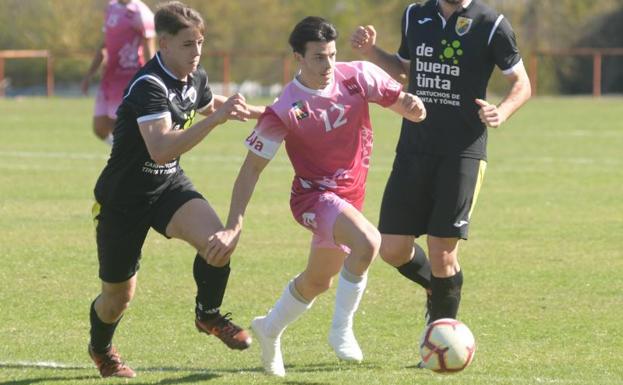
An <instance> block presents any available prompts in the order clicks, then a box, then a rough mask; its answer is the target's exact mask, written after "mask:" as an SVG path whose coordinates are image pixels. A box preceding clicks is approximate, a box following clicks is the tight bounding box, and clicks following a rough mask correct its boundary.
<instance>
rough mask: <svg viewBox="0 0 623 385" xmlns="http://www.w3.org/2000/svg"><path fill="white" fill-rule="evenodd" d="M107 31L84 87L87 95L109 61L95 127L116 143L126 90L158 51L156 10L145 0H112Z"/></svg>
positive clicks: (96, 130)
mask: <svg viewBox="0 0 623 385" xmlns="http://www.w3.org/2000/svg"><path fill="white" fill-rule="evenodd" d="M103 31H104V42H103V43H102V45H101V46H100V47H99V48H98V50H97V51H96V52H95V56H94V57H93V61H92V62H91V67H90V68H89V70H88V72H87V74H86V75H85V77H84V79H83V80H82V86H81V88H82V93H83V94H84V95H87V93H88V90H89V82H90V81H91V78H92V77H93V75H94V74H95V73H96V72H97V70H98V69H99V67H100V65H101V64H102V63H105V64H104V73H103V75H102V80H101V83H100V86H99V89H98V92H97V96H96V98H95V109H94V113H93V131H94V133H95V135H96V136H97V137H98V138H100V139H102V140H104V141H105V142H107V143H108V144H111V145H112V132H113V128H114V126H115V120H116V119H117V107H119V104H121V99H122V97H123V90H124V89H125V88H126V87H127V85H128V82H129V81H130V80H131V79H132V77H133V76H134V74H135V73H136V71H138V70H139V68H141V67H142V66H143V65H144V64H145V62H146V61H147V60H148V59H150V58H151V57H152V56H154V54H155V53H156V43H155V36H156V31H155V28H154V14H153V13H152V12H151V10H150V9H149V7H148V6H147V5H145V3H143V2H142V1H141V0H111V1H110V2H109V4H108V8H107V9H106V19H105V24H104V28H103Z"/></svg>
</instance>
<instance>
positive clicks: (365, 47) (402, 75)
mask: <svg viewBox="0 0 623 385" xmlns="http://www.w3.org/2000/svg"><path fill="white" fill-rule="evenodd" d="M350 45H351V47H352V48H353V50H355V52H358V53H360V54H361V55H362V56H363V57H364V58H366V59H367V60H369V61H371V62H372V63H374V64H376V65H378V66H379V67H381V68H383V69H384V70H385V72H387V73H388V74H390V75H391V77H393V78H394V79H396V80H397V81H399V82H401V83H406V81H407V78H408V73H409V71H408V69H409V67H408V65H407V64H404V63H402V61H401V60H400V59H398V57H397V56H396V55H391V54H389V53H387V52H385V51H384V50H382V49H381V48H379V47H378V46H377V45H376V30H375V29H374V26H373V25H366V26H361V25H360V26H359V27H357V28H356V29H355V31H354V32H353V34H352V35H351V37H350Z"/></svg>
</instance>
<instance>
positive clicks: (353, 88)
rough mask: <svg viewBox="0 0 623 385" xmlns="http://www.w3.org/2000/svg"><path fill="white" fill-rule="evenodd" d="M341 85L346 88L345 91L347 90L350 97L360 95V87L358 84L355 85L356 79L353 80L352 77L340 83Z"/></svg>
mask: <svg viewBox="0 0 623 385" xmlns="http://www.w3.org/2000/svg"><path fill="white" fill-rule="evenodd" d="M342 84H344V87H346V89H347V90H348V93H349V94H351V95H356V94H360V93H361V87H360V86H359V83H357V79H355V77H354V76H353V77H352V78H348V79H346V80H344V81H342Z"/></svg>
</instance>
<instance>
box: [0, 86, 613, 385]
mask: <svg viewBox="0 0 623 385" xmlns="http://www.w3.org/2000/svg"><path fill="white" fill-rule="evenodd" d="M91 109H92V100H87V99H51V100H47V99H21V100H0V112H1V115H2V117H1V121H0V157H1V158H2V162H1V163H0V385H6V384H18V385H27V384H104V383H106V384H109V383H112V384H114V383H125V381H123V380H102V379H100V378H99V377H98V375H97V372H96V370H95V369H94V367H92V364H91V362H90V360H89V358H88V356H87V354H86V347H87V341H88V329H89V325H88V310H89V304H90V302H91V300H92V299H93V298H94V296H95V295H96V294H97V293H98V290H99V280H98V277H97V258H96V254H95V240H94V231H93V226H92V222H91V217H90V208H91V204H92V188H93V185H94V182H95V180H96V178H97V176H98V174H99V172H100V170H101V168H102V167H103V165H104V164H105V162H106V159H107V155H108V150H109V148H108V147H107V146H105V145H104V144H102V143H100V142H99V141H97V140H96V139H95V137H94V136H93V135H92V134H91V130H90V116H91ZM622 117H623V99H620V98H604V99H598V100H596V99H590V98H572V99H549V98H540V99H535V100H532V101H531V102H530V103H529V104H528V105H527V106H526V107H525V108H524V109H523V110H521V111H520V112H519V113H518V114H517V116H515V117H513V119H511V121H510V122H508V123H507V124H506V125H505V126H503V127H502V128H501V129H497V130H492V132H491V134H490V136H489V138H490V139H489V167H488V170H487V176H486V178H485V184H484V187H483V190H482V192H481V195H480V198H479V203H478V206H477V209H476V211H475V214H474V217H473V222H472V226H471V232H470V240H469V241H468V242H467V243H464V244H463V246H462V250H461V253H460V255H461V263H462V267H463V269H464V273H465V285H464V291H463V302H462V305H461V311H460V314H459V318H460V319H462V320H463V321H464V322H466V323H467V324H468V325H469V326H470V328H471V329H472V331H473V332H474V335H475V336H476V340H477V343H478V349H477V352H476V356H475V361H474V363H473V364H472V366H471V367H469V368H468V369H467V370H466V371H465V372H463V373H461V374H458V375H455V376H452V377H447V376H441V375H437V374H434V373H432V372H429V371H425V370H417V369H415V368H414V365H415V364H416V363H417V361H418V352H417V344H418V340H419V335H420V332H421V330H422V328H423V313H424V311H423V310H424V304H423V303H424V294H423V291H422V290H420V289H417V288H416V287H415V286H414V285H413V284H410V282H408V281H407V280H406V279H404V278H402V277H401V276H400V275H399V274H397V272H395V271H394V270H393V269H391V268H389V267H388V266H387V265H386V264H384V262H382V261H381V260H377V261H375V263H374V264H373V266H372V268H371V272H370V281H369V286H368V290H367V293H366V295H365V297H364V299H363V302H362V305H361V309H360V312H359V314H358V316H357V318H356V320H355V331H356V333H357V336H358V339H359V342H360V343H361V345H362V348H363V350H364V354H365V360H364V362H363V363H362V364H360V365H357V364H345V363H341V362H338V360H337V359H336V358H335V356H334V354H333V353H332V351H331V349H330V347H329V346H328V344H327V342H326V336H327V332H328V329H329V326H330V317H331V313H332V307H333V297H334V289H332V290H331V291H329V292H328V293H326V294H325V295H324V296H321V297H320V298H319V299H318V301H317V302H316V304H315V305H314V307H313V308H312V309H311V311H309V312H308V313H307V314H305V315H304V316H303V317H302V318H301V319H300V320H298V321H297V322H296V323H294V324H293V325H292V326H291V327H290V328H289V329H288V330H287V331H286V333H285V335H284V337H283V351H284V359H285V362H286V370H287V376H286V378H285V379H282V380H277V379H274V378H271V377H268V376H265V375H264V374H263V372H262V369H261V364H260V361H259V346H257V345H254V346H252V347H251V348H250V349H249V350H248V351H244V352H234V351H230V350H228V349H227V348H226V347H225V346H224V345H222V344H221V343H220V342H219V341H218V340H216V339H215V338H212V337H207V336H205V335H202V334H199V333H197V332H196V331H195V329H194V325H193V307H194V282H193V279H192V260H193V256H194V251H193V250H192V249H191V248H190V247H189V246H188V245H186V244H184V243H183V242H180V241H175V240H166V239H164V238H163V237H161V236H159V235H158V234H156V233H152V234H150V235H149V237H148V240H147V242H146V246H145V248H144V250H143V261H142V268H141V271H140V273H139V287H138V290H137V294H136V297H135V300H134V301H133V302H132V305H131V307H130V309H129V310H128V312H127V313H126V315H125V318H124V319H123V321H122V323H121V326H120V327H119V329H118V333H117V335H116V336H115V344H116V345H117V346H118V347H119V349H120V351H121V352H122V354H123V357H124V359H125V360H126V361H127V362H128V363H129V364H130V365H131V366H133V367H134V368H135V369H137V370H138V377H137V378H136V379H134V380H131V381H128V383H131V384H134V385H138V384H141V385H142V384H162V385H169V384H184V385H185V384H219V385H220V384H275V383H276V384H291V385H320V384H361V385H364V384H436V383H452V384H477V385H490V384H509V385H510V384H512V385H522V384H565V385H571V384H578V385H585V384H604V385H605V384H623V332H622V330H623V329H622V325H623V323H622V319H623V279H622V278H621V276H622V273H623V252H622V251H621V246H623V238H622V234H623V198H622V197H623V155H622V154H623V121H622ZM373 122H374V127H375V132H376V141H375V154H374V158H373V166H372V170H371V173H370V177H369V182H368V199H367V203H366V209H365V212H366V214H367V216H368V217H369V218H370V219H371V220H372V222H373V223H376V221H377V218H378V208H379V204H380V199H381V194H382V191H383V188H384V184H385V180H386V178H387V175H388V173H389V171H390V167H391V162H392V159H393V149H394V145H395V142H396V139H397V135H398V132H399V119H398V118H397V117H395V116H392V115H390V114H388V113H387V112H385V111H381V110H380V109H376V108H375V109H374V110H373ZM251 127H252V124H251V123H248V124H242V123H230V124H227V125H225V126H222V127H219V128H217V130H215V131H214V132H213V133H212V134H211V135H210V136H208V137H207V139H206V140H205V141H204V143H202V144H201V145H200V146H198V147H197V148H195V149H193V150H192V151H191V152H190V153H189V154H187V155H185V156H183V158H182V166H183V167H184V168H185V170H186V171H187V173H188V174H189V175H190V176H191V178H192V179H193V180H194V182H195V184H196V186H197V188H198V189H199V190H200V191H201V192H203V193H204V195H205V196H206V197H207V198H208V199H209V200H210V202H211V203H212V205H213V206H214V207H215V208H216V210H217V212H219V214H220V215H221V217H222V218H224V217H225V216H226V215H227V210H228V205H229V198H230V192H231V187H232V184H233V181H234V178H235V176H236V173H237V171H238V168H239V166H240V163H241V161H242V159H243V157H244V155H245V149H244V147H243V145H242V141H243V140H244V138H245V137H246V135H247V133H248V132H249V131H250V129H251ZM291 177H292V171H291V168H290V166H289V164H288V162H287V159H286V158H285V154H284V151H283V150H282V151H281V152H280V154H279V155H278V157H277V158H276V159H275V160H274V161H273V162H272V164H271V165H270V166H269V167H268V169H267V170H266V171H265V173H264V174H263V176H262V179H261V180H260V183H259V184H258V188H257V190H256V193H255V196H254V198H253V200H252V202H251V205H250V207H249V210H248V212H247V216H246V222H245V229H244V233H243V237H242V239H241V241H240V243H239V246H238V249H237V251H236V253H235V254H234V257H233V262H232V267H233V270H232V275H231V277H230V284H229V288H228V292H227V294H226V297H225V304H224V310H225V311H231V312H233V314H234V320H235V321H237V322H239V323H240V324H242V325H245V326H246V325H248V324H249V322H250V320H251V319H252V318H253V317H254V316H256V315H260V314H264V313H266V311H267V310H268V308H269V307H270V306H272V304H273V303H274V301H275V300H276V299H277V297H278V296H279V295H280V293H281V291H282V289H283V287H284V286H285V284H286V282H287V281H288V280H289V279H291V278H292V277H293V276H294V275H295V274H297V273H298V272H300V271H301V270H302V269H303V268H304V266H305V263H306V258H307V251H308V242H309V234H308V233H307V232H306V230H304V229H303V228H301V227H300V226H298V225H297V224H296V223H295V222H294V220H293V219H292V217H291V215H290V212H289V207H288V197H289V191H290V179H291Z"/></svg>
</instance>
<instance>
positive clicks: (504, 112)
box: [476, 64, 532, 128]
mask: <svg viewBox="0 0 623 385" xmlns="http://www.w3.org/2000/svg"><path fill="white" fill-rule="evenodd" d="M506 79H507V80H508V82H509V83H510V85H511V89H510V91H509V92H508V94H507V95H506V97H504V99H503V100H502V102H501V103H500V105H499V106H496V105H495V104H490V103H489V102H487V101H486V100H482V99H476V104H478V105H479V106H480V110H479V111H478V116H479V117H480V120H481V121H482V122H483V123H484V124H486V125H487V126H488V127H493V128H496V127H499V126H501V125H502V123H504V122H505V121H507V120H508V118H510V117H511V115H512V114H513V113H515V111H517V110H518V109H519V108H520V107H521V106H522V105H524V103H526V102H527V101H528V99H530V96H531V95H532V87H531V86H530V79H529V78H528V74H527V73H526V69H525V67H524V66H523V64H522V65H518V66H516V68H515V70H514V71H513V72H511V73H510V74H508V75H506Z"/></svg>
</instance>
